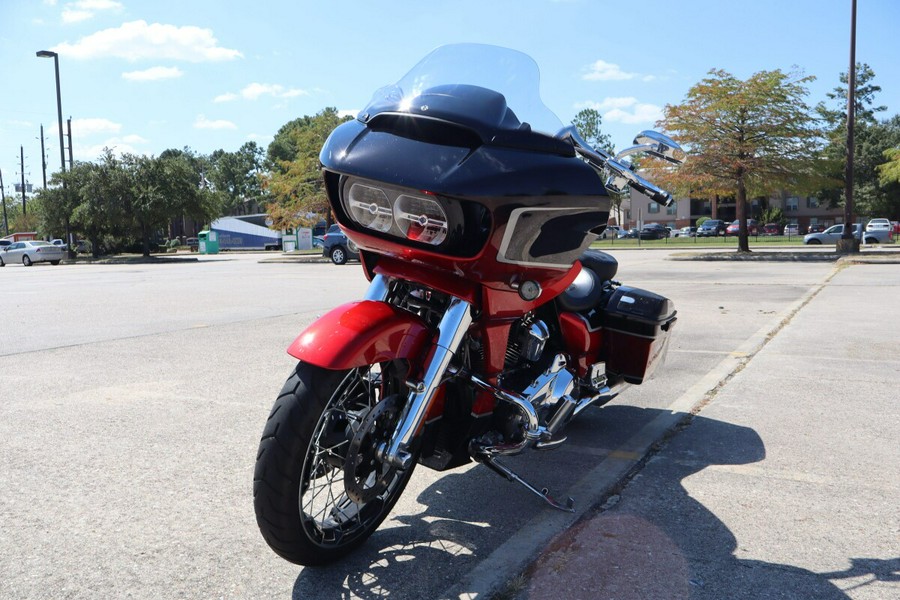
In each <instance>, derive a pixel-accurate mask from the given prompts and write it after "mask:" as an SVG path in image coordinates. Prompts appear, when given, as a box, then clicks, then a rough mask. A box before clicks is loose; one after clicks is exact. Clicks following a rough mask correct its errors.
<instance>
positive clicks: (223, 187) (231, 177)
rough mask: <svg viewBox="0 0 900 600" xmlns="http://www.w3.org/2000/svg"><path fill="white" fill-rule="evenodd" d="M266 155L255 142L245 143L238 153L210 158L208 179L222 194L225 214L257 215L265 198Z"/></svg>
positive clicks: (221, 154)
mask: <svg viewBox="0 0 900 600" xmlns="http://www.w3.org/2000/svg"><path fill="white" fill-rule="evenodd" d="M264 157H265V152H264V151H263V149H262V148H260V147H259V145H257V143H256V142H247V143H245V144H244V145H243V146H241V147H240V148H239V149H238V150H237V152H225V151H224V150H216V151H215V152H213V153H212V155H210V167H211V168H210V169H209V174H208V178H209V181H210V182H211V183H212V185H213V189H214V190H215V191H217V192H221V193H222V198H223V206H222V210H223V212H224V213H225V214H248V213H250V212H257V211H258V207H259V206H260V205H262V204H264V203H265V201H266V198H267V196H268V194H267V192H266V191H265V190H264V189H263V187H262V180H261V175H262V164H263V160H264Z"/></svg>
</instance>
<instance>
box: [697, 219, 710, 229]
mask: <svg viewBox="0 0 900 600" xmlns="http://www.w3.org/2000/svg"><path fill="white" fill-rule="evenodd" d="M707 221H709V217H700V218H699V219H697V227H700V226H701V225H703V224H704V223H706V222H707Z"/></svg>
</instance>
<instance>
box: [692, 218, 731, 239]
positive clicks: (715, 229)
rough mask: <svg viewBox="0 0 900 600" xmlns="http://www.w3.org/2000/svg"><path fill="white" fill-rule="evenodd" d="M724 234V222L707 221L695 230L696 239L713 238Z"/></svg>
mask: <svg viewBox="0 0 900 600" xmlns="http://www.w3.org/2000/svg"><path fill="white" fill-rule="evenodd" d="M724 233H725V221H722V220H720V219H708V220H707V221H704V222H703V224H702V225H700V227H698V228H697V237H713V236H717V235H719V234H724Z"/></svg>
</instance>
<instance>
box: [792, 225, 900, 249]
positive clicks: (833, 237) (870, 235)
mask: <svg viewBox="0 0 900 600" xmlns="http://www.w3.org/2000/svg"><path fill="white" fill-rule="evenodd" d="M843 234H844V225H843V224H840V225H832V226H831V227H829V228H828V229H826V230H825V231H820V232H816V233H808V234H806V235H805V236H803V243H804V244H836V243H837V241H838V240H839V239H841V236H842V235H843ZM861 235H862V241H863V242H864V243H866V244H881V243H884V242H890V241H892V238H891V236H892V235H893V232H891V231H885V230H883V229H882V230H876V231H866V232H865V233H863V228H862V224H860V223H854V224H853V237H855V238H857V239H860V236H861Z"/></svg>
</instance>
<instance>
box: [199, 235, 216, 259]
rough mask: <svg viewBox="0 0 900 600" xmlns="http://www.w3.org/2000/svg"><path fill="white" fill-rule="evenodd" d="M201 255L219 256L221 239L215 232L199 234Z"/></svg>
mask: <svg viewBox="0 0 900 600" xmlns="http://www.w3.org/2000/svg"><path fill="white" fill-rule="evenodd" d="M197 238H198V244H199V246H200V254H218V253H219V237H218V233H216V232H215V231H201V232H200V233H198V234H197Z"/></svg>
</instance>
